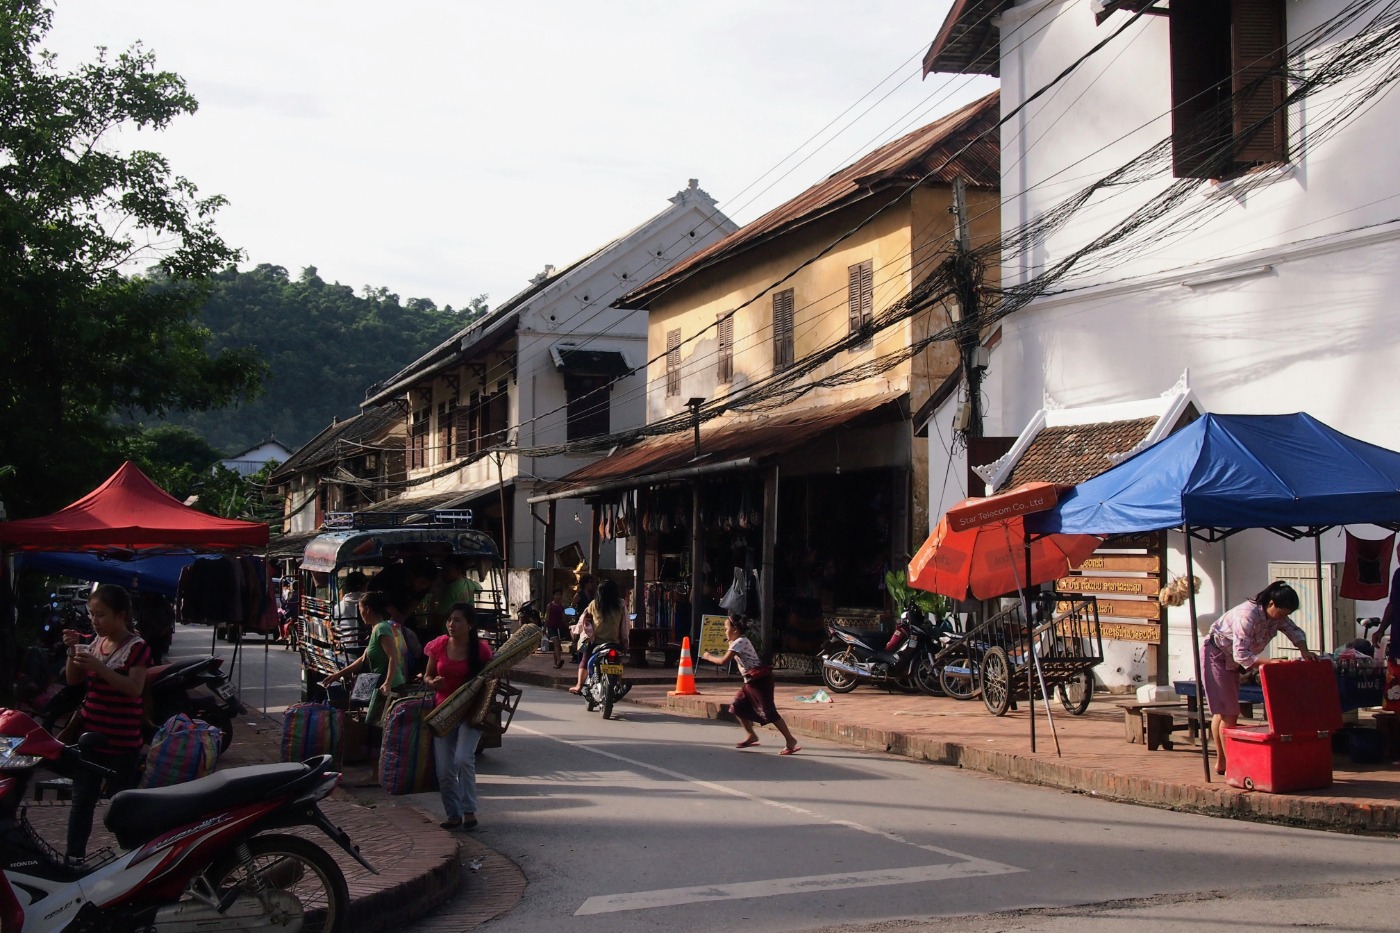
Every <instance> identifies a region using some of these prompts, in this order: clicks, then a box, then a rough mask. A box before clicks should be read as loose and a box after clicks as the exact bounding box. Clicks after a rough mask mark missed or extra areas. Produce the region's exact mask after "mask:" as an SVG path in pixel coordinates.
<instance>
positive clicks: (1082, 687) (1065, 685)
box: [1055, 671, 1094, 716]
mask: <svg viewBox="0 0 1400 933" xmlns="http://www.w3.org/2000/svg"><path fill="white" fill-rule="evenodd" d="M1055 692H1056V693H1058V694H1059V695H1060V705H1061V706H1063V707H1064V708H1065V712H1067V713H1069V714H1070V715H1071V716H1082V715H1084V711H1085V710H1087V709H1088V708H1089V701H1090V700H1091V699H1093V696H1094V675H1093V672H1091V671H1080V672H1079V673H1078V674H1075V675H1073V676H1071V677H1070V678H1069V679H1068V680H1066V681H1063V682H1062V683H1059V684H1057V685H1056V686H1055Z"/></svg>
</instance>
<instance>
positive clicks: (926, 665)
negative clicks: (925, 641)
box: [913, 651, 943, 697]
mask: <svg viewBox="0 0 1400 933" xmlns="http://www.w3.org/2000/svg"><path fill="white" fill-rule="evenodd" d="M913 674H914V677H913V680H914V686H916V687H918V688H919V690H920V692H922V693H926V694H928V695H929V696H931V697H941V696H942V695H943V684H942V682H941V678H940V677H939V673H938V665H936V664H934V663H933V652H932V651H926V652H924V653H923V654H922V655H921V656H920V657H918V658H917V659H915V661H914V671H913Z"/></svg>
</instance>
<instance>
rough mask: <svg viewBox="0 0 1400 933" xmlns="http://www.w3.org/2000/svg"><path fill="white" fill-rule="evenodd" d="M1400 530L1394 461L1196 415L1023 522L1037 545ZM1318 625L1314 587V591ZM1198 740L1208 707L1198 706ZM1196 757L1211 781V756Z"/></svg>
mask: <svg viewBox="0 0 1400 933" xmlns="http://www.w3.org/2000/svg"><path fill="white" fill-rule="evenodd" d="M1348 524H1368V525H1383V526H1388V527H1392V528H1394V527H1400V452H1396V451H1393V450H1387V449H1386V448H1384V447H1378V446H1376V445H1375V444H1368V443H1366V442H1365V441H1359V440H1357V439H1356V438H1354V437H1350V436H1348V435H1346V434H1343V433H1341V432H1340V431H1337V430H1335V429H1334V428H1331V427H1329V426H1327V425H1325V424H1323V423H1322V422H1321V421H1318V420H1317V419H1316V418H1313V417H1312V416H1311V415H1307V414H1303V413H1296V414H1291V415H1213V414H1211V415H1204V416H1202V417H1201V418H1199V419H1197V420H1196V421H1194V422H1192V423H1191V424H1189V425H1187V426H1186V427H1184V428H1182V429H1181V430H1180V431H1178V432H1176V433H1175V434H1172V435H1171V436H1169V437H1167V438H1165V439H1164V440H1162V441H1160V442H1158V443H1157V444H1154V445H1153V446H1151V447H1149V448H1147V449H1146V450H1144V451H1142V452H1140V453H1138V454H1137V455H1135V456H1133V457H1131V458H1129V459H1127V460H1125V461H1123V462H1122V463H1120V464H1118V465H1117V466H1115V467H1113V468H1112V469H1110V470H1107V471H1105V472H1103V473H1100V474H1099V475H1098V476H1096V477H1094V478H1093V479H1090V480H1087V481H1085V482H1083V483H1080V484H1079V485H1077V486H1075V487H1074V488H1073V489H1072V490H1070V491H1069V492H1068V493H1066V494H1065V495H1064V496H1062V497H1061V499H1060V501H1059V503H1058V504H1057V505H1056V506H1055V508H1053V509H1050V510H1049V511H1045V512H1039V513H1037V514H1034V515H1028V516H1027V517H1026V528H1027V530H1028V531H1030V532H1032V533H1036V534H1049V533H1072V534H1096V535H1113V534H1131V533H1134V532H1143V531H1161V530H1164V529H1169V528H1170V529H1180V530H1181V531H1182V532H1184V533H1185V536H1186V564H1187V576H1188V577H1189V576H1190V575H1191V574H1192V572H1193V570H1194V565H1193V562H1192V556H1191V539H1192V538H1193V537H1195V538H1199V539H1201V540H1205V541H1217V540H1220V539H1221V538H1224V537H1227V536H1228V535H1231V534H1233V533H1235V532H1237V531H1243V530H1244V529H1246V528H1267V529H1269V530H1271V531H1273V532H1275V533H1277V534H1280V535H1283V536H1284V537H1287V538H1291V539H1294V540H1297V539H1298V538H1302V537H1307V536H1312V537H1313V538H1314V541H1315V542H1316V543H1315V546H1314V553H1315V555H1316V560H1317V564H1318V577H1319V579H1321V564H1322V544H1321V540H1320V538H1319V536H1320V535H1321V534H1322V533H1323V532H1324V531H1326V530H1328V529H1329V528H1332V527H1335V526H1337V525H1348ZM1188 593H1189V597H1190V599H1189V601H1190V607H1191V641H1192V647H1193V654H1194V656H1195V663H1196V682H1197V683H1200V682H1201V669H1200V665H1201V646H1200V633H1199V631H1198V630H1197V624H1196V598H1195V593H1194V592H1191V591H1190V590H1189V588H1188ZM1318 603H1319V606H1318V614H1319V618H1321V616H1322V605H1321V603H1322V587H1321V586H1319V587H1318ZM1199 708H1200V710H1201V725H1202V733H1203V735H1204V734H1205V731H1204V726H1205V704H1204V703H1203V704H1201V705H1200V707H1199ZM1206 746H1207V743H1206V742H1205V741H1204V739H1203V740H1202V742H1201V757H1202V761H1203V762H1205V763H1206V780H1207V781H1209V780H1210V766H1209V761H1208V758H1207V754H1208V749H1207V747H1206Z"/></svg>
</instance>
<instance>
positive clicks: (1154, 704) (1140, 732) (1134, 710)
mask: <svg viewBox="0 0 1400 933" xmlns="http://www.w3.org/2000/svg"><path fill="white" fill-rule="evenodd" d="M1117 706H1118V707H1119V708H1120V709H1122V710H1123V735H1124V738H1126V739H1127V740H1128V744H1129V745H1145V744H1147V715H1146V713H1147V711H1149V710H1161V711H1165V712H1166V713H1167V714H1168V715H1170V714H1171V712H1172V711H1173V710H1185V709H1186V704H1185V703H1184V702H1182V701H1181V700H1153V701H1150V702H1146V703H1143V702H1139V701H1137V700H1122V701H1120V702H1119V703H1118V704H1117Z"/></svg>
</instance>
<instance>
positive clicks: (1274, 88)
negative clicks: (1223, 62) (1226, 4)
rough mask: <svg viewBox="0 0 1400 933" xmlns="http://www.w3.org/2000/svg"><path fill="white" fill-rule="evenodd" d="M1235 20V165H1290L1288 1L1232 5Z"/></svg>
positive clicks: (1245, 0)
mask: <svg viewBox="0 0 1400 933" xmlns="http://www.w3.org/2000/svg"><path fill="white" fill-rule="evenodd" d="M1230 16H1231V21H1230V33H1231V35H1230V45H1231V57H1232V59H1233V61H1232V65H1233V72H1234V73H1233V77H1232V85H1231V90H1232V91H1233V92H1234V93H1233V99H1234V125H1233V127H1232V129H1233V131H1234V136H1235V140H1236V146H1237V148H1236V151H1235V161H1236V162H1237V163H1241V164H1243V165H1255V164H1258V163H1261V162H1284V161H1287V159H1288V112H1287V108H1285V107H1284V105H1283V102H1284V98H1285V96H1286V92H1287V87H1286V83H1285V81H1284V77H1283V63H1284V58H1285V56H1286V54H1287V51H1288V28H1287V24H1286V22H1285V12H1284V0H1231V2H1230Z"/></svg>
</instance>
